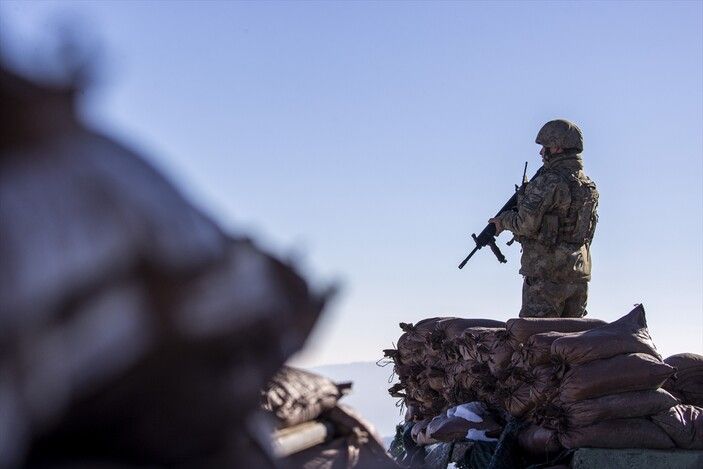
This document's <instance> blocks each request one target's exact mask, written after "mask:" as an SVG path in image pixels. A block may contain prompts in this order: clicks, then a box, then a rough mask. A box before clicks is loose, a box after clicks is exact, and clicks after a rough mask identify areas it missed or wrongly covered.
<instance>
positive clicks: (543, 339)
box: [512, 332, 574, 368]
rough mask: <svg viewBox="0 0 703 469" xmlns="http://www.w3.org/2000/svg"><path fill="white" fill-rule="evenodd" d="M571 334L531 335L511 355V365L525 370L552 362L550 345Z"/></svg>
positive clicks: (546, 333) (547, 333)
mask: <svg viewBox="0 0 703 469" xmlns="http://www.w3.org/2000/svg"><path fill="white" fill-rule="evenodd" d="M573 334H574V333H573V332H542V333H540V334H533V335H532V336H530V337H529V338H528V339H527V341H526V342H525V343H522V344H520V346H519V348H518V349H517V350H516V352H517V354H513V358H512V365H513V366H519V367H526V368H533V367H535V366H540V365H547V364H549V363H550V362H551V360H552V343H553V342H554V341H555V340H557V339H560V338H562V337H568V336H570V335H573Z"/></svg>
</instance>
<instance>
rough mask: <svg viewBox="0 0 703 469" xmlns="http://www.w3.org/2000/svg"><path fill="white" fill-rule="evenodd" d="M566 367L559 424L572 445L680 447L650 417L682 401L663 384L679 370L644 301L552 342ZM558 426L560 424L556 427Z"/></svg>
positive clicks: (562, 440)
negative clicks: (655, 337) (657, 340)
mask: <svg viewBox="0 0 703 469" xmlns="http://www.w3.org/2000/svg"><path fill="white" fill-rule="evenodd" d="M551 351H552V355H553V356H554V358H555V359H556V360H557V361H559V362H561V363H562V364H563V365H564V366H565V372H564V375H563V378H562V379H561V382H560V385H559V394H558V396H557V397H556V399H555V403H556V407H558V408H560V409H561V416H560V418H559V419H557V420H552V421H551V422H550V421H548V420H546V421H545V425H548V426H549V425H550V424H551V425H553V428H554V429H555V430H557V431H558V432H559V441H560V443H561V444H562V445H563V446H564V447H566V448H579V447H600V448H652V449H665V448H672V447H674V443H673V442H672V440H671V438H669V436H668V435H667V434H666V433H665V432H663V431H662V430H661V429H660V428H659V427H658V426H657V425H655V424H654V423H653V422H652V421H651V419H650V418H649V417H651V416H652V415H655V414H658V413H660V412H662V411H663V410H666V409H669V408H671V407H672V406H674V405H676V404H677V403H678V402H677V400H676V398H674V397H673V396H671V394H669V393H667V392H666V391H664V390H662V389H659V388H660V386H661V385H662V384H663V383H664V382H665V381H666V380H667V379H668V378H669V377H670V376H671V375H672V374H673V372H674V369H673V368H672V367H671V366H669V365H667V364H666V363H664V362H663V361H662V360H661V357H660V356H659V354H658V353H657V350H656V348H655V346H654V343H653V342H652V339H651V337H650V335H649V332H648V330H647V323H646V319H645V314H644V308H643V307H642V305H638V306H637V307H636V308H635V309H633V310H632V311H631V312H630V313H629V314H627V315H626V316H624V317H622V318H620V319H618V320H617V321H615V322H613V323H610V324H607V325H605V326H601V327H598V328H595V329H592V330H589V331H585V332H580V333H574V334H571V335H567V336H564V337H560V338H558V339H556V340H555V341H554V342H553V343H552V348H551ZM555 424H556V425H555Z"/></svg>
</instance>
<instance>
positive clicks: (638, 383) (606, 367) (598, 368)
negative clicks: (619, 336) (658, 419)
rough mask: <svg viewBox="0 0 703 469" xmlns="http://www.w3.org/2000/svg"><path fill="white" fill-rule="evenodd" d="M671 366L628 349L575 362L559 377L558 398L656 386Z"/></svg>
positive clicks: (564, 399)
mask: <svg viewBox="0 0 703 469" xmlns="http://www.w3.org/2000/svg"><path fill="white" fill-rule="evenodd" d="M673 374H674V369H673V368H672V367H670V366H669V365H667V364H666V363H664V362H662V361H660V360H658V359H657V358H655V357H653V356H651V355H647V354H644V353H631V354H627V355H618V356H616V357H611V358H606V359H603V360H594V361H592V362H589V363H586V364H583V365H579V366H576V367H574V368H571V369H570V370H569V371H567V372H566V374H565V375H564V378H563V379H562V381H561V388H560V396H559V398H560V400H561V401H562V402H565V403H569V402H574V401H580V400H583V399H592V398H595V397H600V396H605V395H608V394H617V393H621V392H628V391H643V390H646V389H657V388H658V387H660V386H661V384H662V383H663V382H664V381H666V380H667V378H669V377H670V376H671V375H673Z"/></svg>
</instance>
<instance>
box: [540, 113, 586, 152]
mask: <svg viewBox="0 0 703 469" xmlns="http://www.w3.org/2000/svg"><path fill="white" fill-rule="evenodd" d="M535 142H537V143H539V144H540V145H542V146H545V147H560V148H563V149H565V150H566V149H576V150H578V151H583V134H582V133H581V129H579V128H578V127H577V126H576V124H574V123H573V122H569V121H567V120H566V119H556V120H553V121H549V122H547V123H546V124H544V125H543V126H542V128H541V129H539V133H538V134H537V138H536V139H535Z"/></svg>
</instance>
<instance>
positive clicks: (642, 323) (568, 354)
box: [552, 305, 661, 365]
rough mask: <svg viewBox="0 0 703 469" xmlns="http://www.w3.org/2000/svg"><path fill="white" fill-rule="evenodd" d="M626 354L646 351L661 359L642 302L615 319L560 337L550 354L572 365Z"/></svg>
mask: <svg viewBox="0 0 703 469" xmlns="http://www.w3.org/2000/svg"><path fill="white" fill-rule="evenodd" d="M626 353H646V354H649V355H652V356H654V357H656V358H658V359H660V360H661V356H660V355H659V353H657V349H656V347H655V346H654V343H653V342H652V338H651V337H650V335H649V331H648V330H647V320H646V318H645V315H644V307H643V306H642V305H638V306H636V307H635V309H633V310H632V311H630V312H629V313H628V314H626V315H625V316H623V317H621V318H620V319H618V320H617V321H615V322H612V323H610V324H607V325H604V326H600V327H596V328H595V329H591V330H588V331H584V332H581V333H579V334H573V335H570V336H567V337H562V338H559V339H557V340H555V341H554V343H553V344H552V355H554V356H556V357H559V358H560V359H562V360H564V361H565V362H567V363H569V364H571V365H579V364H581V363H587V362H590V361H593V360H599V359H603V358H610V357H614V356H616V355H622V354H626Z"/></svg>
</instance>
